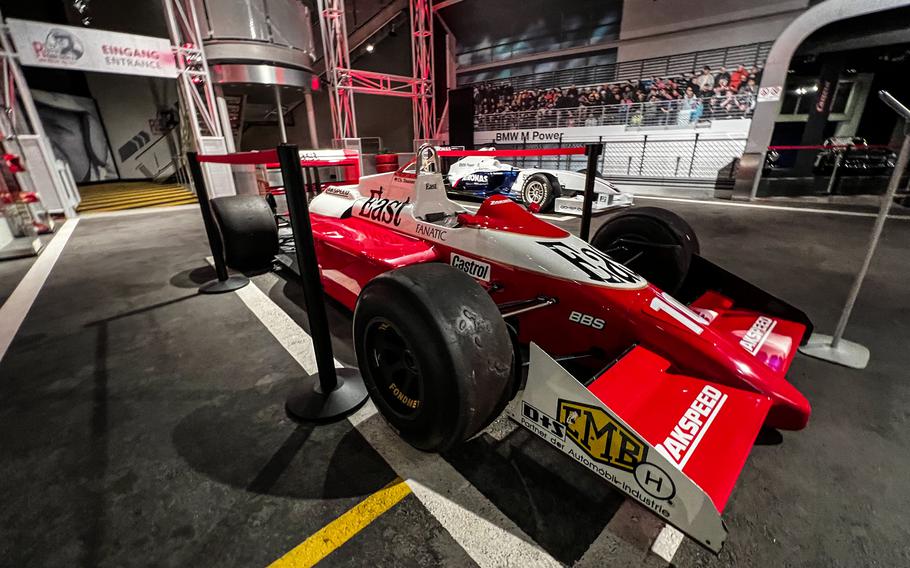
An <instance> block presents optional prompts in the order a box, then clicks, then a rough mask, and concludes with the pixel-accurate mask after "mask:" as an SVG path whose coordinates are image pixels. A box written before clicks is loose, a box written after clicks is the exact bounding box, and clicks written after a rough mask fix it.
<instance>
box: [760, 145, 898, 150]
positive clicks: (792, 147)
mask: <svg viewBox="0 0 910 568" xmlns="http://www.w3.org/2000/svg"><path fill="white" fill-rule="evenodd" d="M835 148H855V149H858V150H862V149H865V148H890V146H888V145H887V144H855V145H854V144H829V145H827V146H824V145H818V146H799V145H793V146H768V150H833V149H835Z"/></svg>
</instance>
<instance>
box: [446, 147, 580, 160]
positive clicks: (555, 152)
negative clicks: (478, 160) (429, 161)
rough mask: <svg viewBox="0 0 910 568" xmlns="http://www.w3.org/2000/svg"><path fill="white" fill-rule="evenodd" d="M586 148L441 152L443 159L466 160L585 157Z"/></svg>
mask: <svg viewBox="0 0 910 568" xmlns="http://www.w3.org/2000/svg"><path fill="white" fill-rule="evenodd" d="M584 153H585V148H584V146H577V147H572V148H534V149H531V150H440V151H439V152H438V154H439V155H440V156H442V157H443V158H464V157H467V156H499V157H503V158H517V157H522V156H583V155H584Z"/></svg>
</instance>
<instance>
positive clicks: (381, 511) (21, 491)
mask: <svg viewBox="0 0 910 568" xmlns="http://www.w3.org/2000/svg"><path fill="white" fill-rule="evenodd" d="M638 202H639V203H642V204H647V205H658V206H663V207H667V208H669V209H672V210H674V211H676V212H678V213H680V214H681V215H682V216H683V217H685V218H686V219H687V220H688V221H689V223H690V224H691V225H692V227H693V228H694V229H695V231H696V232H697V234H698V236H699V239H700V241H701V247H702V253H703V254H704V255H705V256H707V257H709V258H711V259H712V260H714V261H715V262H717V263H718V264H720V265H721V266H724V267H725V268H727V269H729V270H731V271H733V272H735V273H738V274H739V275H740V276H742V277H744V278H746V279H747V280H750V281H752V282H754V283H755V284H757V285H758V286H760V287H763V288H765V289H767V290H769V291H771V292H772V293H774V294H776V295H778V296H781V297H782V298H784V299H786V300H787V301H789V302H791V303H793V304H794V305H796V306H799V307H801V308H802V309H803V310H805V311H806V312H807V313H808V314H809V316H810V317H811V318H812V319H813V322H814V324H815V326H816V329H817V330H820V331H823V332H827V333H830V332H831V331H832V330H833V328H834V326H835V323H836V320H837V317H838V315H839V313H840V309H841V306H842V304H843V301H844V299H845V298H846V295H847V291H848V289H849V287H850V285H851V283H852V280H853V276H854V274H855V273H856V271H857V269H858V268H859V265H860V263H861V261H862V256H863V253H864V251H865V247H866V243H867V239H868V236H869V233H870V230H871V227H872V223H873V218H872V216H871V215H870V214H865V213H853V214H831V213H826V212H823V211H806V210H802V209H797V210H793V209H791V210H788V209H785V208H779V207H765V206H761V207H752V206H748V205H743V204H730V203H693V202H684V201H678V200H663V199H646V198H641V199H639V200H638ZM895 213H896V214H902V213H901V212H899V211H895ZM902 215H903V214H902ZM556 222H557V223H559V224H561V225H563V226H565V227H567V228H571V229H573V230H577V228H578V221H577V220H576V219H563V218H559V220H557V221H556ZM70 223H74V221H70ZM597 223H598V221H597V220H596V219H595V223H594V224H595V227H596V225H597ZM58 237H59V235H58ZM908 243H910V221H908V219H907V218H906V216H904V217H903V218H895V219H892V220H889V221H888V223H887V225H886V227H885V231H884V235H883V238H882V241H881V243H880V246H879V250H878V253H877V255H876V256H875V258H874V261H873V263H872V266H871V270H870V272H869V276H868V278H867V280H866V283H865V286H864V287H863V290H862V293H861V294H860V296H859V299H858V302H857V305H856V309H855V311H854V314H853V317H852V319H851V321H850V324H849V326H848V328H847V334H846V336H847V337H848V338H849V339H851V340H853V341H856V342H859V343H862V344H863V345H866V346H868V347H869V348H870V349H871V352H872V358H871V362H870V364H869V366H868V368H866V369H865V370H862V371H857V370H851V369H846V368H843V367H837V366H834V365H831V364H828V363H824V362H822V361H818V360H814V359H810V358H807V357H805V356H803V355H799V356H797V358H796V360H795V362H794V364H793V367H792V369H791V372H790V374H789V378H790V380H791V381H792V382H793V383H794V384H795V385H796V386H797V387H798V388H799V389H800V390H801V391H802V392H803V393H805V395H806V396H807V397H808V399H809V400H810V401H811V403H812V406H813V414H812V419H811V422H810V424H809V427H808V428H807V429H806V430H804V431H800V432H783V433H781V434H780V435H779V436H776V437H775V436H774V435H763V436H762V437H761V438H762V439H761V440H760V444H759V445H757V446H756V447H755V448H754V449H753V451H752V453H751V456H750V458H749V460H748V462H747V463H746V466H745V468H744V470H743V473H742V475H741V477H740V480H739V482H738V483H737V486H736V488H735V490H734V492H733V495H732V497H731V500H730V502H729V504H728V505H727V508H726V510H725V511H724V515H723V516H724V519H725V522H726V524H727V527H728V529H729V533H730V534H729V538H728V540H727V543H726V546H725V549H724V550H723V552H722V553H721V554H720V556H719V557H714V556H713V555H711V554H710V553H707V552H705V551H704V550H702V549H701V548H699V547H698V546H697V545H696V544H694V543H692V542H690V541H688V540H682V541H681V544H679V542H680V541H679V539H676V540H674V537H673V535H672V533H668V532H667V531H665V530H664V528H663V524H662V523H661V522H659V520H657V519H656V518H654V517H652V516H651V515H650V513H648V512H646V511H644V510H643V509H640V508H639V507H638V506H637V505H634V504H632V503H631V502H629V501H627V500H626V499H625V498H624V497H623V495H622V494H620V493H619V492H618V491H615V490H613V489H612V488H611V487H609V486H607V485H605V484H604V483H602V482H601V481H599V480H598V479H597V478H595V477H594V476H592V475H590V473H589V472H587V471H585V470H584V469H583V468H582V467H581V466H578V465H577V464H573V463H572V462H571V461H568V460H567V459H565V458H564V456H562V455H560V454H559V453H558V452H557V451H556V450H554V449H552V448H551V447H549V446H548V445H546V444H545V443H544V442H542V441H541V440H539V439H537V438H536V437H534V436H533V435H532V434H530V433H528V432H525V431H523V430H519V429H515V427H514V426H513V425H512V424H511V423H509V422H507V421H505V420H503V419H500V420H498V421H497V422H495V423H494V424H493V426H492V427H491V428H490V429H489V430H488V432H487V433H485V434H483V435H481V436H479V437H477V438H475V439H473V440H472V441H470V442H469V443H467V444H465V445H464V446H462V447H459V448H458V449H456V450H454V451H452V452H450V453H449V454H447V455H445V456H437V455H430V454H422V453H419V452H416V451H414V450H412V449H411V448H410V447H409V446H406V445H404V444H403V443H402V442H400V441H399V440H398V439H397V437H396V436H395V435H394V433H393V432H392V431H391V430H389V429H388V428H387V427H386V426H385V424H384V422H383V421H382V419H381V418H380V417H379V416H378V415H376V414H375V410H374V409H373V407H372V405H371V404H370V403H368V404H367V405H366V406H364V407H363V408H362V409H361V410H360V411H359V412H358V413H357V414H355V415H354V416H352V417H351V418H350V419H347V420H343V421H340V422H337V423H334V424H329V425H321V426H315V427H314V426H312V425H301V424H296V423H294V422H293V421H291V420H290V419H289V418H288V417H287V416H286V414H285V411H284V400H285V396H286V394H287V393H288V391H289V389H291V388H292V387H293V385H294V384H295V383H296V382H297V381H299V380H300V377H301V376H302V375H303V374H304V373H305V372H306V371H307V369H311V368H312V360H305V359H303V358H301V357H300V351H299V350H298V349H297V347H295V343H294V341H288V338H289V337H290V338H291V339H293V338H294V337H297V338H298V339H299V338H304V339H305V338H306V336H305V334H304V333H303V331H301V330H300V329H299V328H303V329H304V330H305V329H306V327H307V325H306V317H305V313H304V312H303V310H302V309H301V308H300V307H299V305H301V304H302V301H301V290H300V288H299V287H298V285H297V284H296V283H294V282H291V281H286V280H284V279H282V278H280V277H279V276H277V275H275V274H272V273H267V274H261V275H258V276H255V277H254V278H253V280H254V285H255V287H253V286H249V287H247V288H245V289H243V290H241V291H239V292H236V293H230V294H224V295H220V296H204V295H199V294H197V292H196V289H197V287H198V286H199V284H200V283H201V282H204V281H205V280H207V279H209V278H211V276H212V271H211V270H210V268H209V267H208V265H207V263H206V260H205V258H206V257H207V256H208V254H209V253H208V249H207V245H206V242H205V238H204V232H203V228H202V224H201V222H200V217H199V212H198V210H196V209H194V208H192V207H189V208H187V207H183V208H175V209H165V210H147V211H144V212H142V213H140V214H128V215H123V216H116V215H115V216H96V217H92V216H85V217H83V218H81V219H80V220H79V221H78V223H77V224H76V225H75V229H74V230H73V232H72V235H71V236H70V238H69V241H68V242H67V243H66V246H65V247H64V248H63V250H62V254H61V255H60V257H59V260H58V261H57V262H56V265H54V266H53V270H52V271H51V272H50V275H49V277H48V278H47V281H46V283H45V284H44V287H43V289H42V291H41V292H40V294H39V295H38V296H37V299H36V300H35V302H34V305H32V307H31V310H30V311H29V313H28V316H27V318H26V319H25V321H24V323H23V325H22V326H21V328H20V329H19V330H18V334H17V335H16V336H15V338H14V339H13V341H12V343H11V346H10V348H9V351H8V352H7V354H6V356H5V357H4V358H3V359H2V361H0V400H2V401H3V403H2V405H0V431H2V432H3V436H2V438H3V443H2V445H0V477H2V479H3V483H2V484H0V499H2V502H3V503H4V507H3V512H2V513H0V515H2V518H3V523H2V527H3V528H2V532H0V558H3V561H2V564H4V565H8V566H74V565H80V566H151V565H154V566H186V565H195V566H266V565H269V564H270V563H272V562H275V561H278V565H285V566H290V565H294V564H295V562H296V564H297V565H304V564H307V561H309V560H319V559H323V560H322V562H323V564H325V565H327V566H363V565H370V566H470V565H474V564H477V565H484V566H506V565H509V566H537V565H541V566H543V565H550V564H555V563H562V564H566V565H570V566H571V565H576V566H628V565H638V564H644V565H649V566H665V565H667V564H668V562H667V560H668V559H672V564H673V565H675V566H681V567H689V566H729V565H731V564H733V563H737V564H739V565H743V566H785V565H787V566H790V565H792V566H860V565H863V566H871V565H879V566H905V565H908V564H910V544H908V543H910V529H908V525H907V517H906V511H907V510H910V487H908V485H907V483H906V479H907V476H906V473H905V472H907V471H908V470H910V441H908V437H907V435H906V432H907V431H908V427H910V410H908V408H910V377H908V372H907V369H908V368H910V349H908V338H910V284H908V283H910V254H908ZM33 265H34V264H33V262H32V261H30V260H26V261H15V263H13V264H7V263H4V264H0V294H2V295H0V302H2V301H3V300H4V299H6V297H7V296H9V294H10V292H11V290H12V289H13V288H14V287H15V286H16V285H17V283H18V282H19V280H20V279H21V278H22V277H23V275H24V274H25V273H26V271H27V270H29V268H30V267H32V266H33ZM329 317H330V321H331V325H332V330H333V334H334V341H335V344H336V353H335V355H336V358H338V360H339V361H341V362H342V363H344V364H347V365H354V364H355V361H354V357H353V353H352V350H351V348H350V314H349V313H346V312H345V311H344V310H343V309H342V308H340V307H337V306H335V305H330V306H329ZM0 323H2V322H0ZM298 326H299V328H298ZM0 327H2V326H0ZM402 479H403V480H405V481H406V482H407V483H406V484H405V483H401V480H402ZM661 539H662V540H661ZM655 540H658V541H659V542H658V543H657V544H655ZM661 547H663V548H661ZM668 550H669V552H668ZM289 553H290V554H289Z"/></svg>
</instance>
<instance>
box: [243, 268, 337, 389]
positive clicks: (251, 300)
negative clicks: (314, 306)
mask: <svg viewBox="0 0 910 568" xmlns="http://www.w3.org/2000/svg"><path fill="white" fill-rule="evenodd" d="M236 292H237V295H238V296H240V299H241V300H243V303H244V304H246V307H248V308H249V309H250V311H251V312H253V314H255V316H256V317H257V318H259V321H261V322H262V325H264V326H265V327H266V328H267V329H268V330H269V331H270V332H272V335H274V336H275V339H277V340H278V343H280V344H281V346H282V347H284V349H285V351H287V352H288V353H290V354H291V357H293V358H294V360H295V361H297V363H298V364H299V365H300V366H301V367H303V370H304V371H306V372H307V374H309V375H312V374H314V373H316V352H315V351H314V350H313V340H312V338H311V337H310V336H309V334H308V333H306V332H305V331H303V329H302V328H301V327H300V326H299V325H297V322H295V321H294V320H293V319H292V318H291V316H289V315H288V314H287V312H285V311H284V310H282V309H281V308H279V307H278V306H277V305H276V304H275V302H273V301H272V300H271V299H270V298H269V297H268V296H266V295H265V292H263V291H262V290H260V289H259V287H258V286H256V284H255V283H253V282H250V283H249V284H247V285H246V286H244V287H243V288H241V289H239V290H237V291H236ZM343 366H344V365H342V364H341V363H339V362H338V360H337V359H336V360H335V367H339V368H340V367H343Z"/></svg>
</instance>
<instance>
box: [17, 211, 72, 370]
mask: <svg viewBox="0 0 910 568" xmlns="http://www.w3.org/2000/svg"><path fill="white" fill-rule="evenodd" d="M78 223H79V219H68V220H67V221H66V222H64V223H63V225H61V226H60V228H59V229H57V234H56V235H54V238H52V239H51V241H50V242H49V243H48V244H47V246H46V247H44V251H42V252H41V254H40V255H39V256H38V258H37V259H36V260H35V263H34V264H32V267H31V268H29V270H28V272H26V273H25V276H24V277H23V278H22V281H21V282H19V285H18V286H16V289H15V290H13V293H12V294H10V296H9V298H7V299H6V302H5V303H4V304H3V305H2V306H0V361H2V360H3V357H4V355H6V350H7V349H9V346H10V343H12V341H13V338H14V337H16V333H17V332H18V331H19V326H21V325H22V322H23V321H25V317H26V316H27V315H28V312H29V310H30V309H31V308H32V304H34V303H35V298H37V297H38V294H39V293H40V292H41V289H42V288H43V287H44V283H45V282H46V281H47V277H48V275H50V273H51V270H53V268H54V265H55V264H56V263H57V259H59V258H60V254H61V253H62V252H63V247H65V246H66V243H67V241H69V239H70V236H72V234H73V231H74V230H75V229H76V225H77V224H78Z"/></svg>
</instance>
